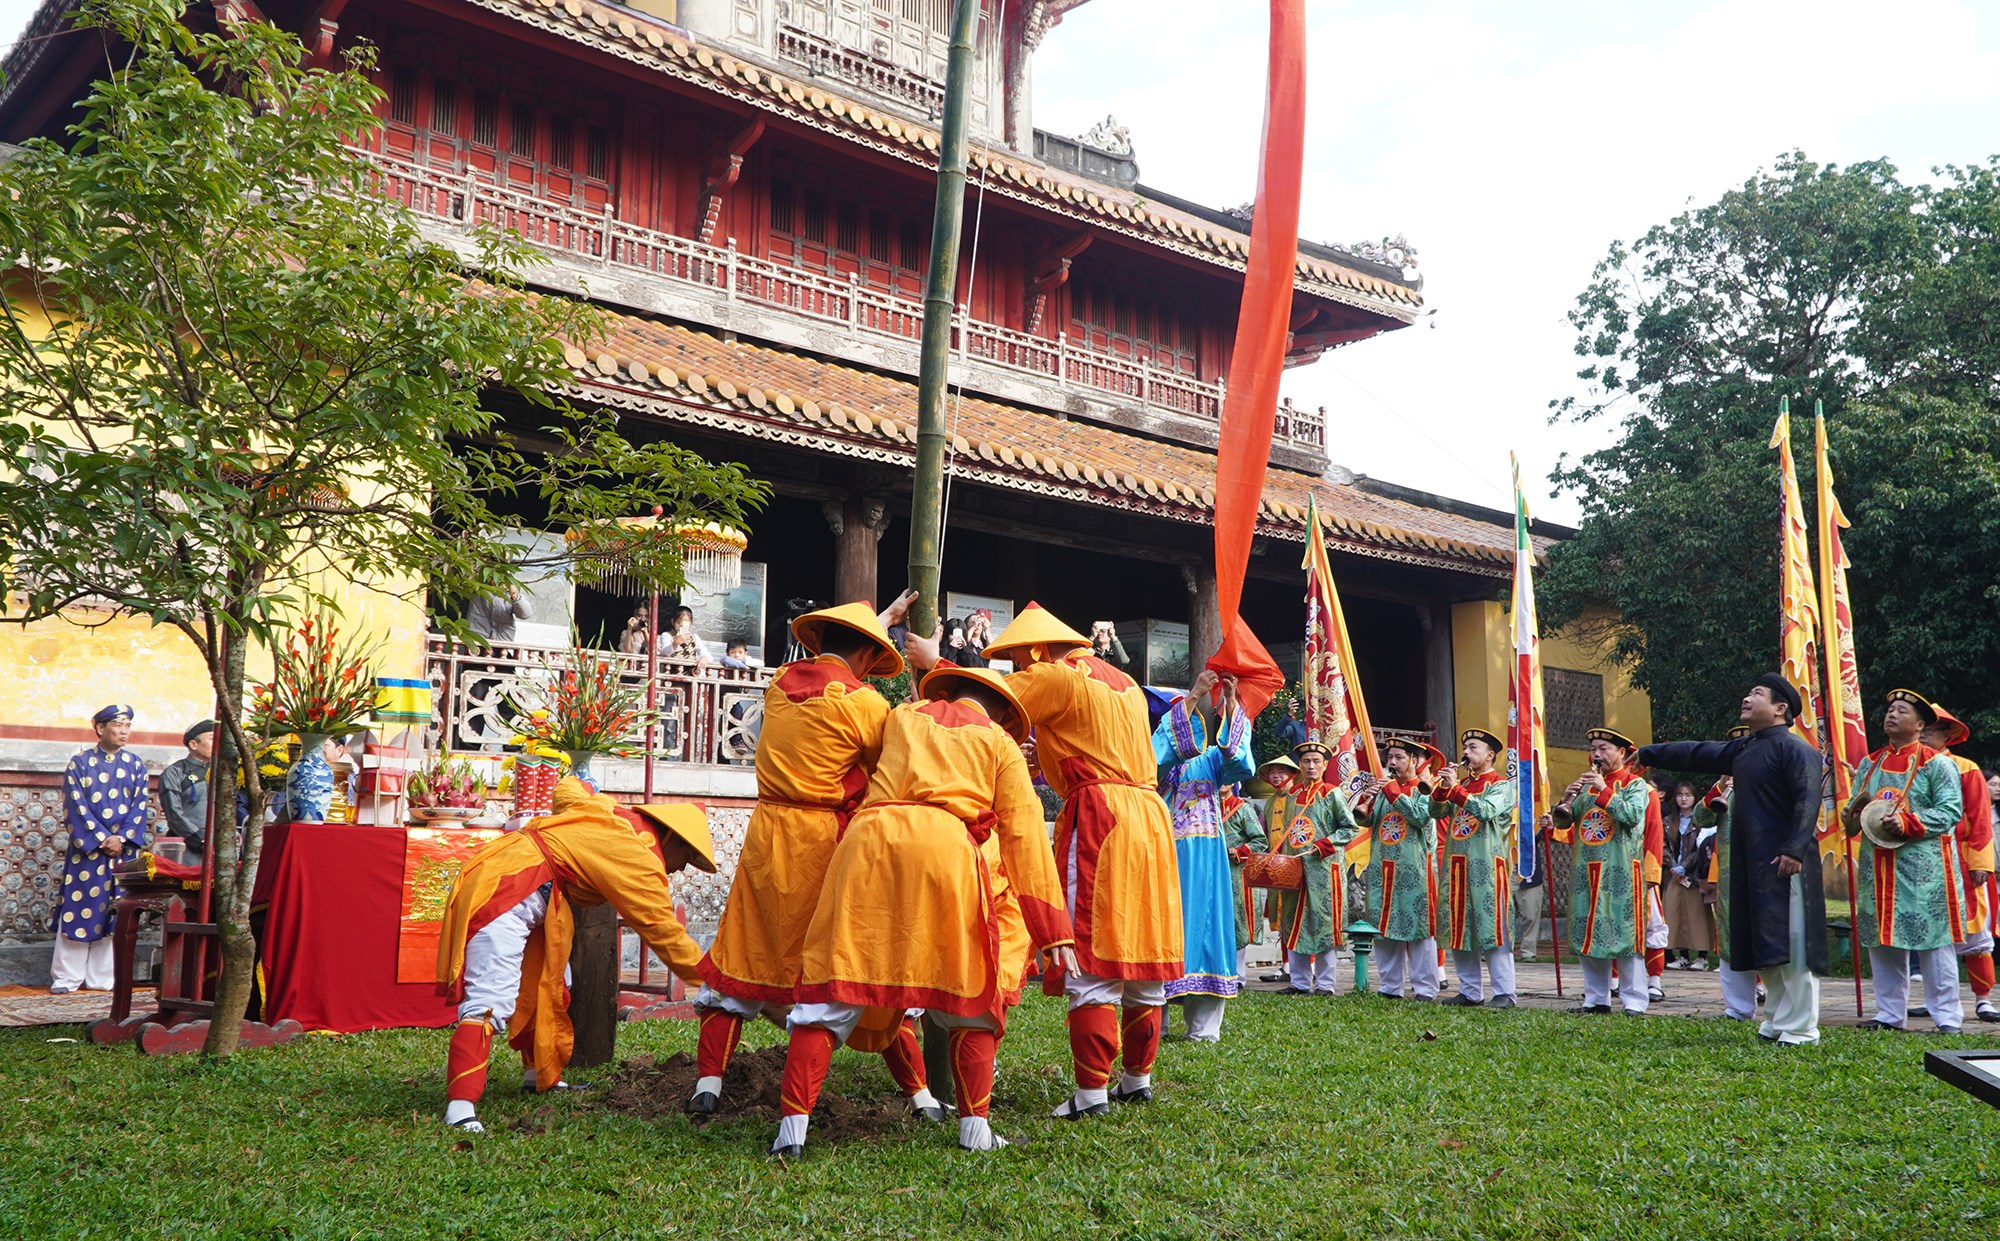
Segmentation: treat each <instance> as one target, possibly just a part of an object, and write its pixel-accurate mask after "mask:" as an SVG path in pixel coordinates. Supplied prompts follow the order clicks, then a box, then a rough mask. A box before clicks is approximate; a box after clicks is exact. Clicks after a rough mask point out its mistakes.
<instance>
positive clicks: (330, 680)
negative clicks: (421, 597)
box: [250, 611, 375, 737]
mask: <svg viewBox="0 0 2000 1241" xmlns="http://www.w3.org/2000/svg"><path fill="white" fill-rule="evenodd" d="M365 650H366V645H365V644H363V643H362V642H360V641H358V640H356V639H353V638H350V639H348V640H347V641H346V642H341V641H340V628H339V626H337V625H336V624H335V623H334V618H333V617H332V616H331V615H330V614H328V613H326V612H324V611H322V612H318V613H315V614H314V615H312V616H309V617H307V618H306V619H305V620H303V621H301V622H300V623H299V627H298V628H297V629H295V630H294V631H293V632H292V636H291V637H290V638H289V639H288V640H287V641H286V643H285V645H284V647H283V648H282V649H280V650H277V651H274V652H273V653H272V659H271V679H270V680H269V681H266V682H264V683H262V684H257V685H252V686H251V687H250V726H251V728H253V729H255V730H256V731H257V732H259V733H261V734H263V735H264V736H267V737H268V736H276V735H280V734H284V733H323V734H326V735H328V736H338V735H344V734H346V733H350V732H353V731H354V730H355V728H357V727H358V726H359V725H360V724H361V722H362V721H363V720H366V719H367V718H368V717H369V715H370V714H371V713H373V711H374V709H375V678H374V676H373V675H371V674H370V672H369V668H368V660H367V658H366V656H365V654H364V651H365Z"/></svg>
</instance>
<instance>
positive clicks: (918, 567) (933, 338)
mask: <svg viewBox="0 0 2000 1241" xmlns="http://www.w3.org/2000/svg"><path fill="white" fill-rule="evenodd" d="M978 17H979V0H958V4H957V6H956V7H955V8H954V10H953V12H952V19H951V54H950V56H949V58H948V59H947V61H946V70H945V83H944V121H943V125H942V127H941V128H942V132H941V133H940V134H939V137H938V177H937V207H936V210H935V211H934V212H933V213H932V216H931V265H930V272H929V275H928V277H927V278H926V279H925V281H924V330H923V338H922V346H921V355H920V356H921V362H920V367H919V370H918V372H917V465H916V475H915V478H914V479H913V480H912V482H911V486H910V577H909V584H910V587H911V589H913V590H915V591H916V592H917V600H916V602H915V603H914V604H912V605H911V606H910V612H909V617H908V620H909V625H910V632H912V633H917V634H928V633H930V632H931V631H932V630H933V629H934V628H936V626H937V622H938V579H939V577H940V575H941V573H942V569H943V551H944V447H945V426H944V389H945V378H946V371H947V368H948V367H949V366H950V364H951V325H952V301H953V298H954V297H955V295H956V293H957V289H958V238H959V232H960V227H961V225H962V224H963V223H964V220H965V158H966V145H965V122H966V95H967V93H968V89H969V87H970V85H971V82H972V30H973V23H974V22H975V21H977V20H978ZM923 1030H924V1070H925V1072H926V1074H927V1075H928V1076H929V1078H930V1084H931V1093H932V1094H933V1095H935V1096H936V1097H937V1098H938V1099H939V1100H941V1101H943V1102H946V1103H949V1102H951V1101H952V1090H951V1080H952V1079H951V1052H950V1045H949V1043H948V1041H947V1037H946V1031H945V1030H944V1028H943V1027H942V1026H940V1025H938V1024H937V1023H936V1022H935V1021H933V1020H931V1019H930V1017H929V1016H928V1015H926V1016H925V1018H924V1024H923Z"/></svg>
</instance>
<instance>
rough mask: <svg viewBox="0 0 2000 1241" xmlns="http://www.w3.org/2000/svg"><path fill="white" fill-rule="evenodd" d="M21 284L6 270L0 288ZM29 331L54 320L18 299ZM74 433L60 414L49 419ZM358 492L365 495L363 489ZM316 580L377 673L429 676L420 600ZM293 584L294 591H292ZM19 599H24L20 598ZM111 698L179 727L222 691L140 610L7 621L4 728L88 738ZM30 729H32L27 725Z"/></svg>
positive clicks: (3, 731)
mask: <svg viewBox="0 0 2000 1241" xmlns="http://www.w3.org/2000/svg"><path fill="white" fill-rule="evenodd" d="M13 287H14V286H12V285H10V284H9V283H8V282H7V281H6V280H4V279H0V295H4V294H5V293H7V292H8V291H10V290H11V289H12V288H13ZM15 305H16V308H17V310H18V311H19V312H20V313H21V318H22V322H23V326H24V328H25V330H27V331H28V332H29V333H30V334H31V335H32V334H35V333H37V332H39V331H43V330H46V328H47V326H48V324H47V320H46V319H45V318H43V317H41V316H39V315H38V314H36V312H35V311H33V310H32V309H31V308H28V307H27V306H25V305H24V302H23V299H19V298H17V299H16V302H15ZM45 426H46V429H47V430H48V431H49V432H50V433H51V434H54V435H57V436H67V435H68V434H69V432H70V430H71V429H70V428H69V427H68V426H66V425H65V424H62V423H48V424H45ZM357 498H359V499H364V500H365V499H368V498H369V497H368V496H366V495H358V496H357ZM307 571H308V575H309V577H310V580H311V581H312V583H313V585H314V587H315V588H316V589H318V590H320V591H321V592H322V593H324V594H325V595H326V596H327V597H329V598H331V599H333V600H334V601H335V602H336V604H337V605H338V607H339V610H340V613H341V616H342V617H343V618H344V619H343V621H342V629H343V631H344V633H343V636H344V634H345V633H361V634H366V635H369V636H370V637H371V638H372V639H373V641H372V642H371V643H370V645H371V646H372V647H373V660H374V666H375V672H376V675H378V676H391V677H418V676H422V675H423V651H424V630H425V623H424V621H425V618H424V615H423V611H422V609H421V608H419V607H417V606H414V605H412V604H410V603H407V602H405V601H403V600H402V599H400V598H397V597H395V596H393V595H390V594H384V593H380V592H379V591H377V590H371V589H367V588H365V587H364V586H362V585H359V584H356V583H354V582H352V581H349V580H348V579H347V575H346V574H344V573H341V572H338V571H334V570H329V569H326V568H324V567H321V568H319V569H317V570H313V569H311V568H310V567H308V570H307ZM294 593H296V592H294ZM17 606H18V604H17ZM247 666H248V671H249V674H250V676H251V677H252V678H259V677H263V676H267V675H269V672H270V666H271V663H270V658H269V656H268V655H265V654H264V653H262V652H260V651H253V652H252V653H251V655H250V658H249V660H248V662H247ZM110 703H129V704H131V705H132V707H133V708H134V710H135V711H136V712H137V714H138V718H137V719H136V720H135V721H134V722H133V731H134V733H135V734H137V735H139V737H140V738H141V740H146V739H148V735H149V734H152V735H155V736H153V737H152V738H151V739H153V740H158V739H159V736H161V735H165V734H172V735H173V736H174V737H175V738H178V737H179V735H180V733H181V732H182V730H184V729H185V728H186V727H187V726H188V725H189V724H192V723H194V722H196V721H197V720H202V719H206V718H208V717H209V716H211V715H213V714H214V712H215V692H214V690H213V689H212V688H210V685H209V681H208V674H207V672H206V670H204V668H203V667H202V663H201V660H200V658H199V657H198V656H197V655H196V654H195V651H194V647H193V646H192V645H191V644H190V643H189V642H188V641H187V639H186V638H184V637H182V636H181V634H180V632H179V631H178V630H175V629H170V628H166V627H164V626H155V625H154V624H153V623H152V622H151V621H149V620H147V619H145V618H143V617H129V616H127V617H115V618H111V619H109V620H107V619H106V616H105V614H104V613H103V612H98V611H92V610H90V609H85V608H79V609H76V610H75V611H73V612H72V613H70V615H69V618H68V619H64V620H53V619H52V620H44V621H37V622H35V623H34V624H30V625H25V626H23V625H14V624H0V736H6V735H9V734H10V733H11V734H12V735H14V736H22V735H24V732H23V730H40V729H51V728H58V729H71V730H80V731H81V733H82V735H83V736H85V737H87V736H88V735H89V732H90V717H91V716H92V715H93V714H95V713H96V712H97V709H98V708H99V707H103V706H105V705H107V704H110ZM25 735H35V734H32V733H28V734H25Z"/></svg>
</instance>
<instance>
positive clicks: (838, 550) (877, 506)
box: [820, 496, 889, 608]
mask: <svg viewBox="0 0 2000 1241" xmlns="http://www.w3.org/2000/svg"><path fill="white" fill-rule="evenodd" d="M820 511H821V512H823V513H824V514H825V515H826V524H827V527H828V528H829V529H831V530H832V531H833V601H834V602H835V603H837V604H839V603H854V602H856V601H861V602H865V603H867V605H868V606H869V607H871V608H879V607H881V606H882V601H881V600H880V599H879V598H878V597H877V595H878V594H879V584H878V581H877V569H876V565H877V556H876V550H877V545H878V544H879V543H880V542H881V540H882V532H883V531H884V530H886V529H888V528H889V506H888V505H887V504H885V503H883V501H882V499H881V497H879V496H849V497H848V498H847V499H846V500H827V501H825V502H824V503H823V504H822V505H821V506H820Z"/></svg>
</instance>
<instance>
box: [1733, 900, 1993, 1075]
mask: <svg viewBox="0 0 2000 1241" xmlns="http://www.w3.org/2000/svg"><path fill="white" fill-rule="evenodd" d="M1787 948H1788V953H1789V957H1790V959H1789V960H1787V961H1786V962H1785V964H1783V965H1781V966H1779V967H1777V968H1776V969H1769V970H1765V971H1764V989H1765V992H1766V994H1767V995H1768V996H1769V997H1770V1003H1768V1004H1767V1005H1765V1008H1764V1024H1763V1025H1761V1026H1759V1027H1757V1033H1759V1034H1761V1035H1763V1036H1764V1037H1765V1038H1774V1039H1777V1040H1778V1041H1779V1042H1780V1043H1785V1044H1788V1045H1797V1044H1799V1043H1817V1042H1819V976H1818V975H1816V974H1814V973H1813V972H1812V970H1811V969H1810V968H1809V967H1808V966H1807V965H1806V902H1805V889H1804V887H1803V886H1801V883H1800V880H1799V877H1798V876H1797V875H1794V876H1792V895H1791V912H1790V916H1789V919H1788V922H1787ZM1957 984H1958V971H1957V970H1956V968H1954V969H1953V971H1952V995H1953V997H1954V998H1956V997H1957V994H1958V985H1957ZM1752 987H1753V990H1752V991H1751V997H1752V998H1753V999H1754V998H1755V997H1756V991H1755V990H1754V987H1755V984H1754V983H1753V984H1752ZM1903 989H1904V991H1905V992H1907V991H1908V990H1909V979H1908V977H1907V976H1906V977H1905V978H1904V980H1903Z"/></svg>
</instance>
